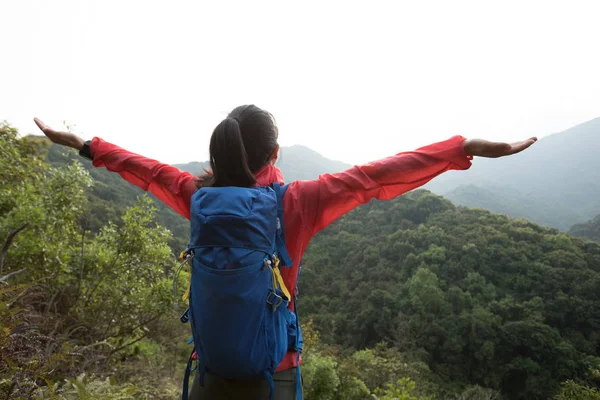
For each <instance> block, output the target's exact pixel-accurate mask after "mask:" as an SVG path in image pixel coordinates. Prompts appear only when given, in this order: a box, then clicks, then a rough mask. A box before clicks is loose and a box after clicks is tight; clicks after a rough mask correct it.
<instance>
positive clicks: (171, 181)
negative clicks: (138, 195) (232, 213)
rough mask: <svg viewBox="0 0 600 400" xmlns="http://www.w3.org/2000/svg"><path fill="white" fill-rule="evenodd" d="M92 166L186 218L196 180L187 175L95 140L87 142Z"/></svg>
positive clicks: (171, 167)
mask: <svg viewBox="0 0 600 400" xmlns="http://www.w3.org/2000/svg"><path fill="white" fill-rule="evenodd" d="M90 153H91V154H92V156H93V159H94V161H93V164H94V166H95V167H106V169H107V170H109V171H113V172H117V173H119V175H121V176H122V177H123V178H124V179H125V180H126V181H128V182H130V183H133V184H134V185H136V186H138V187H140V188H142V189H143V190H146V191H148V190H149V191H150V192H151V193H152V194H154V195H155V196H156V197H158V198H159V199H160V200H161V201H163V202H165V203H166V204H167V205H168V206H170V207H171V208H173V209H174V210H175V211H177V212H178V213H179V214H181V215H182V216H183V217H185V218H187V219H189V218H190V199H191V197H192V194H193V193H194V191H195V190H196V180H197V179H198V178H196V177H194V176H193V175H192V174H190V173H189V172H183V171H181V170H179V169H178V168H176V167H173V166H171V165H168V164H162V163H160V162H159V161H156V160H152V159H149V158H146V157H143V156H141V155H139V154H135V153H131V152H129V151H127V150H125V149H123V148H121V147H119V146H116V145H114V144H112V143H108V142H105V141H104V140H102V139H100V138H97V137H95V138H94V139H93V140H92V142H91V143H90Z"/></svg>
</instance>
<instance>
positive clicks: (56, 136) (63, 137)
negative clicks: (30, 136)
mask: <svg viewBox="0 0 600 400" xmlns="http://www.w3.org/2000/svg"><path fill="white" fill-rule="evenodd" d="M33 121H34V122H35V124H36V125H37V126H38V128H40V130H41V131H42V132H44V135H46V136H47V137H48V139H50V140H51V141H52V142H53V143H56V144H61V145H63V146H67V147H72V148H74V149H77V150H81V148H82V147H83V144H84V143H85V141H84V140H83V139H82V138H80V137H79V136H77V135H75V134H74V133H71V132H61V131H57V130H54V129H52V128H50V127H49V126H48V125H46V124H45V123H43V122H42V121H41V120H40V119H38V118H34V119H33Z"/></svg>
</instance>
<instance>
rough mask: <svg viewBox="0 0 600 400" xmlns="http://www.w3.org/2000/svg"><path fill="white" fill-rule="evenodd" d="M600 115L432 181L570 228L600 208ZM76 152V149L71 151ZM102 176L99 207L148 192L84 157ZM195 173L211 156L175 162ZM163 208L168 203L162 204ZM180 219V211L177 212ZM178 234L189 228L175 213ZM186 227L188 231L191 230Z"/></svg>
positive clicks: (300, 151) (316, 167) (308, 162)
mask: <svg viewBox="0 0 600 400" xmlns="http://www.w3.org/2000/svg"><path fill="white" fill-rule="evenodd" d="M63 152H64V150H60V149H59V148H58V147H57V146H52V148H51V151H50V154H49V160H50V161H51V162H64V161H65V157H64V156H61V154H62V153H63ZM598 154H600V118H597V119H594V120H591V121H589V122H586V123H583V124H580V125H577V126H575V127H573V128H571V129H568V130H566V131H564V132H561V133H557V134H553V135H551V136H548V137H544V138H542V139H540V140H539V141H538V143H536V144H535V145H534V146H532V147H531V148H530V149H528V150H527V151H526V152H524V153H521V154H518V155H515V156H513V157H507V158H502V159H494V160H491V159H479V158H478V159H476V160H474V162H473V167H472V168H471V169H470V170H468V171H451V172H448V173H446V174H443V175H442V176H440V177H437V178H436V179H434V180H433V181H432V182H430V183H429V184H427V185H426V186H425V188H426V189H429V190H431V191H432V192H434V193H436V194H441V195H443V196H444V197H446V198H448V199H449V200H451V201H452V202H454V203H455V204H458V205H465V206H468V207H475V208H485V209H489V210H491V211H493V212H497V213H503V214H506V215H508V216H510V217H519V218H526V219H528V220H530V221H533V222H536V223H539V224H541V225H546V226H551V227H554V228H557V229H560V230H564V231H567V230H568V229H569V228H570V227H571V226H573V225H575V224H580V223H584V222H586V221H588V220H590V219H592V218H593V217H595V216H596V215H599V214H600V161H599V158H598V156H597V155H598ZM71 157H73V155H72V156H71ZM84 164H85V165H86V167H87V168H88V169H89V170H90V171H91V173H92V176H93V177H94V178H95V181H96V185H95V187H94V188H93V189H92V195H93V196H94V199H93V201H94V203H95V206H100V207H103V208H104V209H105V210H106V214H107V215H108V216H113V214H114V213H113V211H114V210H113V208H112V207H111V206H110V204H109V203H110V201H115V199H118V200H117V201H118V202H119V201H122V202H123V203H125V204H131V203H132V202H133V201H134V199H135V197H136V196H137V195H139V194H141V193H142V192H141V191H140V190H139V189H137V188H135V187H133V186H132V185H129V184H128V183H126V182H124V181H123V180H122V179H121V178H120V177H118V176H116V175H114V174H111V173H109V172H108V171H106V170H103V169H96V168H93V167H92V166H91V164H90V163H88V162H85V163H84ZM175 166H176V167H178V168H180V169H181V170H184V171H189V172H190V173H192V174H194V175H200V174H202V173H203V169H202V168H203V167H208V164H207V163H206V162H192V163H187V164H175ZM277 166H278V167H279V168H280V169H281V171H282V172H283V174H284V177H285V180H286V181H287V182H291V181H294V180H302V179H314V178H316V177H317V176H319V175H320V174H323V173H333V172H338V171H342V170H344V169H346V168H348V167H350V165H349V164H346V163H343V162H340V161H333V160H330V159H328V158H326V157H323V156H322V155H320V154H319V153H317V152H315V151H313V150H311V149H309V148H308V147H305V146H300V145H296V146H291V147H284V148H282V149H281V153H280V158H279V160H278V161H277ZM108 199H111V200H110V201H108ZM157 205H158V206H159V207H161V208H162V207H165V206H163V205H162V203H157ZM174 215H175V214H174V213H173V212H172V211H170V209H168V208H166V207H165V208H164V210H163V209H161V218H160V219H161V222H163V223H165V222H166V221H167V220H170V222H169V223H166V225H167V226H169V227H170V228H171V229H173V216H174ZM177 218H180V217H177ZM176 221H178V222H177V224H176V225H178V228H177V229H174V233H175V234H176V235H178V234H181V233H183V232H187V224H186V223H185V221H184V220H183V219H180V220H179V219H176ZM186 234H187V233H186Z"/></svg>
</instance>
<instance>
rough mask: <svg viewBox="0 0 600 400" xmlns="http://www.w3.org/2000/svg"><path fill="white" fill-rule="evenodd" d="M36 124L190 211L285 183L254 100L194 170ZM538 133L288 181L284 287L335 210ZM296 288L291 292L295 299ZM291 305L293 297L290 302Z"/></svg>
mask: <svg viewBox="0 0 600 400" xmlns="http://www.w3.org/2000/svg"><path fill="white" fill-rule="evenodd" d="M35 122H36V124H37V125H38V127H39V128H40V129H41V130H42V131H43V132H44V134H45V135H46V136H47V137H48V138H49V139H50V140H51V141H53V142H54V143H58V144H61V145H65V146H68V147H73V148H75V149H77V150H79V151H80V154H81V155H82V156H85V157H88V158H90V159H92V160H93V164H94V166H96V167H106V168H107V169H108V170H109V171H114V172H117V173H119V174H120V175H121V176H122V177H123V178H124V179H126V180H127V181H129V182H131V183H133V184H135V185H137V186H139V187H140V188H142V189H144V190H149V191H151V192H152V193H153V194H154V195H155V196H156V197H158V198H159V199H160V200H162V201H163V202H165V203H166V204H167V205H169V206H171V207H172V208H173V209H174V210H175V211H177V212H178V213H179V214H181V215H183V216H184V217H186V218H188V219H189V218H190V199H191V196H192V194H193V193H194V192H195V191H196V190H197V189H198V188H201V187H207V186H244V187H250V186H268V185H271V184H272V183H273V182H277V183H280V184H283V176H282V174H281V171H280V170H279V169H278V168H277V167H275V166H274V164H275V161H276V160H277V157H278V153H279V145H278V143H277V139H278V130H277V126H276V124H275V120H274V119H273V116H272V115H271V114H270V113H268V112H267V111H265V110H262V109H260V108H258V107H256V106H254V105H246V106H240V107H237V108H235V109H234V110H233V111H232V112H231V113H230V114H229V115H228V117H227V118H226V119H225V120H223V121H222V122H221V123H220V124H219V125H218V126H217V127H216V128H215V130H214V132H213V134H212V137H211V143H210V162H211V166H212V172H211V173H209V174H206V175H204V176H202V177H195V176H192V175H191V174H189V173H187V172H182V171H180V170H179V169H177V168H175V167H173V166H170V165H166V164H162V163H160V162H158V161H155V160H151V159H148V158H145V157H143V156H140V155H137V154H134V153H131V152H129V151H127V150H124V149H122V148H120V147H118V146H116V145H114V144H111V143H107V142H105V141H103V140H102V139H100V138H97V137H96V138H94V139H92V140H91V141H88V142H85V141H84V140H83V139H82V138H80V137H78V136H76V135H74V134H72V133H68V132H59V131H55V130H53V129H52V128H50V127H48V126H46V125H45V124H44V123H43V122H42V121H40V120H39V119H37V118H36V119H35ZM536 140H537V139H536V138H530V139H528V140H525V141H522V142H517V143H512V144H508V143H494V142H489V141H486V140H481V139H470V140H466V139H465V138H463V137H462V136H454V137H452V138H450V139H448V140H446V141H443V142H439V143H434V144H431V145H429V146H425V147H422V148H420V149H418V150H415V151H411V152H405V153H399V154H396V155H394V156H391V157H388V158H384V159H382V160H379V161H375V162H371V163H368V164H366V165H363V166H355V167H352V168H350V169H348V170H346V171H343V172H339V173H336V174H325V175H322V176H320V177H319V178H317V179H314V180H308V181H295V182H292V183H291V184H290V185H289V187H288V189H287V191H286V193H285V196H284V200H283V208H284V225H285V232H286V238H287V240H286V244H287V246H286V247H287V250H288V252H289V254H290V256H291V258H292V261H293V267H292V268H284V269H282V271H281V273H282V275H283V280H284V282H285V285H286V287H287V288H292V289H293V288H296V277H297V272H298V265H299V264H300V260H301V259H302V255H303V254H304V251H305V249H306V247H307V246H308V243H309V242H310V240H311V238H312V237H313V236H314V235H315V234H316V233H317V232H319V231H320V230H322V229H324V228H325V227H327V226H328V225H329V224H331V223H332V222H333V221H335V220H336V219H337V218H339V217H340V216H341V215H343V214H345V213H346V212H348V211H350V210H352V209H353V208H355V207H357V206H359V205H361V204H364V203H367V202H368V201H370V200H371V199H373V198H376V199H379V200H389V199H392V198H394V197H396V196H399V195H401V194H403V193H406V192H408V191H410V190H412V189H415V188H417V187H419V186H422V185H424V184H425V183H427V182H428V181H430V180H431V179H433V178H434V177H436V176H438V175H440V174H441V173H443V172H445V171H448V170H466V169H468V168H469V167H470V166H471V160H472V158H473V157H474V156H479V157H490V158H496V157H502V156H508V155H511V154H516V153H518V152H520V151H523V150H525V149H527V148H528V147H529V146H531V145H532V144H533V143H534V142H535V141H536ZM293 295H294V293H292V298H293ZM289 307H290V309H292V310H293V308H294V304H293V302H291V303H290V305H289ZM296 360H297V357H296V354H295V352H292V351H290V352H288V354H287V355H286V356H285V358H284V359H283V361H282V362H281V363H280V365H279V367H278V369H277V373H276V374H275V375H274V377H273V378H274V380H275V388H276V390H275V398H276V399H281V400H283V399H294V398H295V395H296V390H295V389H296V385H295V382H296V372H295V371H296V364H297V361H296ZM268 395H269V387H268V385H267V384H266V383H265V382H264V381H250V382H248V381H230V380H224V379H220V378H218V377H216V376H211V375H208V374H207V376H206V377H205V380H204V387H200V385H198V384H197V382H196V381H195V382H194V386H193V387H192V395H191V396H192V399H236V398H244V399H254V398H256V399H259V398H267V397H266V396H268Z"/></svg>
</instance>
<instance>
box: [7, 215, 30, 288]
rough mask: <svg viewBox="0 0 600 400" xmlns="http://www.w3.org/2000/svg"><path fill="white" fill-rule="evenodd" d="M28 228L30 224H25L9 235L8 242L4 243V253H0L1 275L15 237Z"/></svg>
mask: <svg viewBox="0 0 600 400" xmlns="http://www.w3.org/2000/svg"><path fill="white" fill-rule="evenodd" d="M28 226H29V222H27V223H25V224H24V225H23V226H21V227H20V228H17V229H15V230H14V231H12V232H11V233H9V234H8V237H7V238H6V241H5V242H4V246H2V251H0V275H2V269H3V268H4V259H5V258H6V253H8V248H9V247H10V245H11V244H12V242H13V240H14V238H15V236H17V234H18V233H19V232H21V231H22V230H23V229H25V228H27V227H28ZM7 276H8V275H7Z"/></svg>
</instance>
